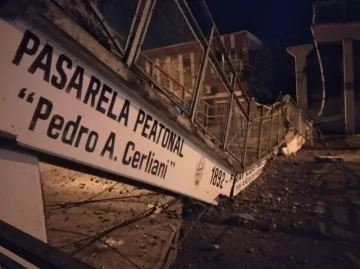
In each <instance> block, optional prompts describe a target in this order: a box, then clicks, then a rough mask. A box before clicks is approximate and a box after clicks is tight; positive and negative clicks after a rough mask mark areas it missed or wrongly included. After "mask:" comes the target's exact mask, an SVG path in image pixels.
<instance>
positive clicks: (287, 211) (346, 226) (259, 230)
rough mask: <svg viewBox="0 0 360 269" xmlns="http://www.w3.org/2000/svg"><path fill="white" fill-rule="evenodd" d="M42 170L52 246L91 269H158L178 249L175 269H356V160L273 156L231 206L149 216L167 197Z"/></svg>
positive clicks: (359, 206)
mask: <svg viewBox="0 0 360 269" xmlns="http://www.w3.org/2000/svg"><path fill="white" fill-rule="evenodd" d="M319 156H332V157H334V158H331V159H329V158H319ZM41 170H42V177H43V184H44V196H45V200H46V214H47V227H48V237H49V241H50V243H51V244H52V245H54V246H57V247H59V248H60V249H62V250H63V251H65V252H67V253H70V254H72V255H74V256H75V257H77V258H79V259H81V260H83V261H85V262H87V263H89V264H91V265H93V266H94V267H96V268H126V269H127V268H129V269H131V268H149V269H150V268H151V269H156V268H162V267H161V266H160V264H161V263H162V264H163V263H164V261H165V260H166V258H167V257H166V254H167V253H168V250H169V249H170V250H171V251H170V255H169V256H170V257H168V259H167V260H174V258H175V255H176V254H175V251H174V249H176V247H179V251H178V252H177V258H176V260H175V262H174V264H173V265H172V266H171V267H170V268H174V269H182V268H199V269H201V268H204V269H205V268H209V269H211V268H216V269H219V268H221V269H227V268H229V269H230V268H231V269H232V268H234V269H235V268H236V269H237V268H241V269H248V268H249V269H250V268H276V269H277V268H280V269H281V268H284V269H285V268H301V269H302V268H304V269H307V268H324V269H325V268H326V269H332V268H360V151H358V152H357V151H348V152H346V151H344V150H332V151H329V150H326V151H324V150H322V151H321V150H317V151H315V150H313V151H309V150H301V151H300V152H299V153H298V154H297V155H296V156H291V157H276V158H275V159H274V160H272V161H271V162H270V163H269V164H267V166H266V168H265V171H264V173H263V174H262V175H261V176H260V178H259V179H257V180H256V181H255V182H254V183H252V184H251V185H250V186H249V187H248V188H247V189H246V190H245V191H243V192H242V193H241V194H239V195H238V196H237V197H235V198H234V199H232V200H229V199H224V201H223V202H222V203H221V204H220V205H219V206H210V207H208V206H207V205H204V204H201V203H196V202H194V201H186V200H183V201H181V202H179V201H178V202H176V203H175V204H173V205H171V206H170V207H169V208H167V209H166V210H162V211H161V212H160V209H158V210H157V211H156V212H155V213H154V212H148V211H149V210H151V209H153V208H154V206H155V205H162V204H166V203H168V202H169V201H172V199H173V198H172V197H168V196H164V195H160V194H156V193H153V192H149V191H145V190H141V189H137V188H133V187H130V186H127V185H124V184H120V183H116V182H113V181H109V180H104V179H101V178H97V177H93V176H89V175H85V174H82V173H78V172H74V171H70V170H65V169H62V168H58V167H55V166H51V165H47V164H42V165H41ZM95 195H97V196H96V197H95ZM90 198H91V199H90ZM89 199H90V200H89ZM87 200H88V202H83V203H80V204H76V203H75V204H74V203H72V202H79V201H87ZM157 208H159V207H155V209H157ZM144 212H145V213H147V214H148V215H146V216H143V215H139V214H141V213H144ZM137 215H139V219H136V218H135V219H133V218H134V217H137ZM198 219H199V220H198ZM197 220H198V221H197ZM180 226H181V232H179V230H180ZM112 227H114V228H113V230H110V231H108V232H106V233H105V234H104V235H102V236H99V237H94V236H93V237H91V238H88V239H87V240H81V239H84V238H87V237H88V236H90V235H94V234H97V233H99V231H103V230H105V229H109V228H112ZM190 227H192V229H190V230H189V228H190ZM183 236H185V237H184V238H185V239H184V240H182V239H180V242H179V237H180V238H182V237H183ZM79 240H80V241H79Z"/></svg>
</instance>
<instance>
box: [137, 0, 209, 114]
mask: <svg viewBox="0 0 360 269" xmlns="http://www.w3.org/2000/svg"><path fill="white" fill-rule="evenodd" d="M202 55H203V48H202V46H201V45H200V43H199V42H198V41H197V39H196V36H195V35H194V34H193V32H192V30H191V28H190V26H189V25H188V23H187V21H186V18H185V17H184V16H183V14H182V13H181V10H180V8H179V6H178V5H177V3H176V1H173V0H171V1H169V0H158V1H157V2H156V4H155V7H154V10H153V14H152V17H151V20H150V24H149V28H148V31H147V34H146V37H145V40H144V43H143V46H142V50H141V53H140V55H139V58H138V61H137V65H138V66H139V67H140V68H142V69H143V70H144V71H145V72H146V73H147V74H148V75H150V76H151V78H152V79H153V80H154V82H155V83H156V84H158V85H159V86H161V87H162V88H163V89H165V90H167V91H168V92H169V93H170V94H171V95H172V96H173V97H174V100H175V102H176V103H177V104H178V106H179V107H180V108H181V109H182V110H183V111H184V112H185V113H187V114H188V113H189V112H190V111H189V109H190V107H191V101H192V96H193V92H194V88H195V84H196V80H197V76H198V74H199V67H200V62H201V58H202Z"/></svg>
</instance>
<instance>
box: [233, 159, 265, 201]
mask: <svg viewBox="0 0 360 269" xmlns="http://www.w3.org/2000/svg"><path fill="white" fill-rule="evenodd" d="M266 162H267V161H266V160H262V161H261V162H260V163H257V164H254V165H253V166H251V167H250V168H249V169H247V170H246V171H245V172H244V173H241V174H239V175H238V176H237V179H236V183H235V187H234V196H235V195H237V194H238V193H239V192H241V191H242V190H243V189H245V188H246V187H247V186H249V185H250V183H251V182H253V181H254V180H255V179H257V178H258V177H259V176H260V174H261V172H262V171H263V169H264V167H265V164H266Z"/></svg>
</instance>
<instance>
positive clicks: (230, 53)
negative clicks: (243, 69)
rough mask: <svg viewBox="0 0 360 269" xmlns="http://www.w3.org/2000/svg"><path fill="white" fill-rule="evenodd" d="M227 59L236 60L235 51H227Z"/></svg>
mask: <svg viewBox="0 0 360 269" xmlns="http://www.w3.org/2000/svg"><path fill="white" fill-rule="evenodd" d="M229 57H230V59H231V60H234V59H237V58H238V57H237V53H236V50H235V49H230V50H229Z"/></svg>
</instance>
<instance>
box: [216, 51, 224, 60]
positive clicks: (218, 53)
mask: <svg viewBox="0 0 360 269" xmlns="http://www.w3.org/2000/svg"><path fill="white" fill-rule="evenodd" d="M215 57H216V60H217V61H218V62H219V63H221V62H222V61H223V58H224V57H223V54H222V52H221V51H218V50H217V51H215Z"/></svg>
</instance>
